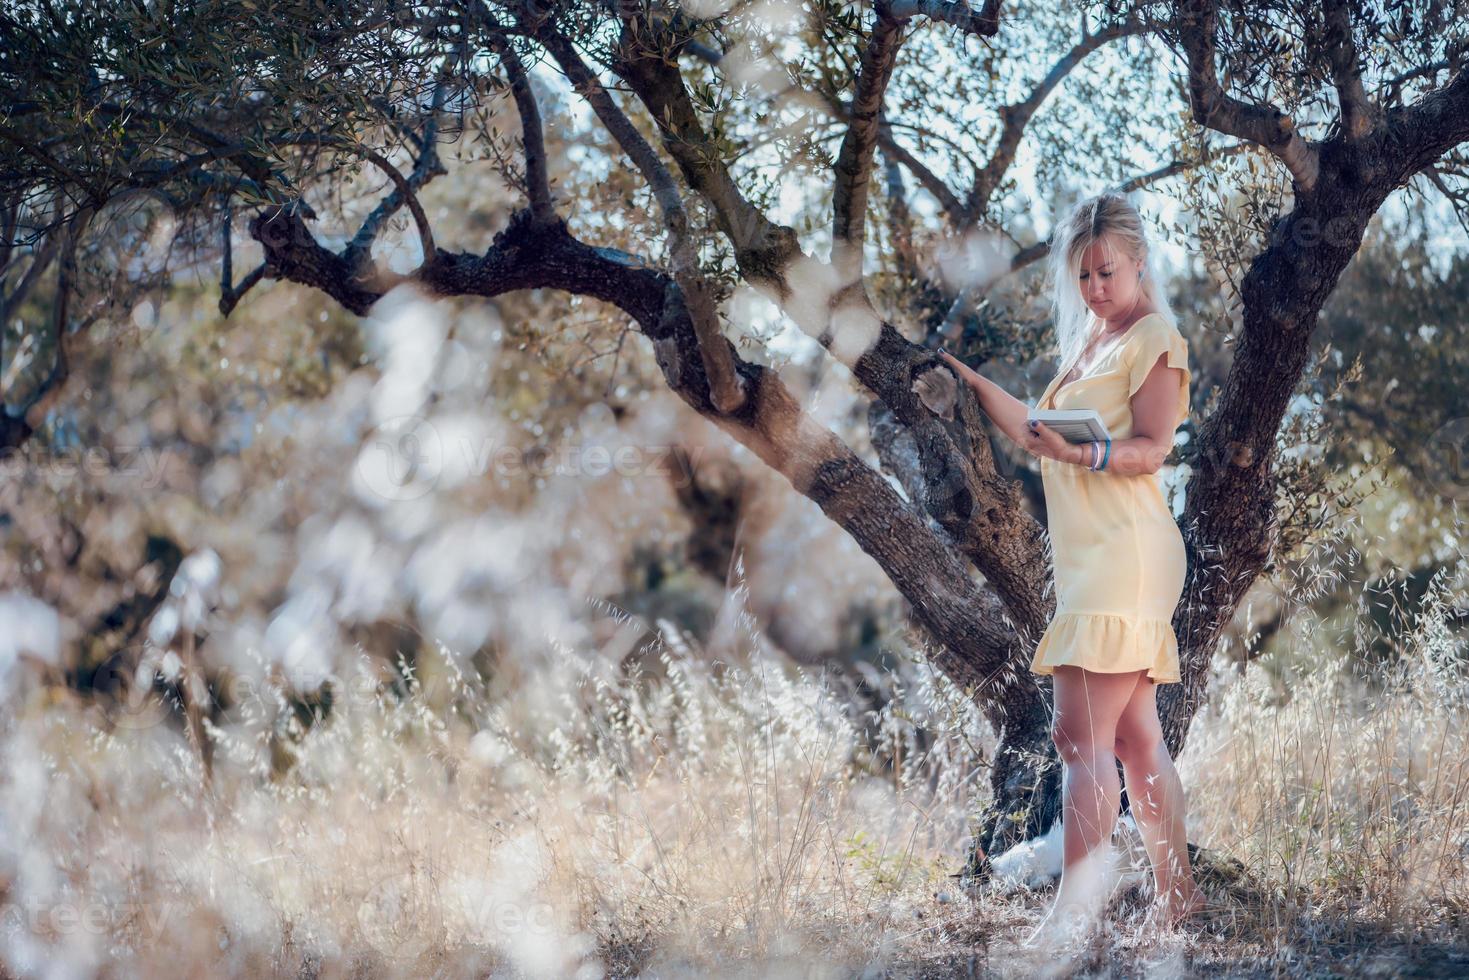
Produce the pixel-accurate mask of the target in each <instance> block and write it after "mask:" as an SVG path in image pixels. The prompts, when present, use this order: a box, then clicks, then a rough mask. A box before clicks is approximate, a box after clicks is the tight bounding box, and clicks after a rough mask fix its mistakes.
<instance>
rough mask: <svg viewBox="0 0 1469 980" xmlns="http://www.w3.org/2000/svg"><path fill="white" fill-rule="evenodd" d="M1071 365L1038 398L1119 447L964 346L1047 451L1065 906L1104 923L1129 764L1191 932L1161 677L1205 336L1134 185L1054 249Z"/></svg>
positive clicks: (1165, 907)
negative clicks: (1196, 368) (1200, 338)
mask: <svg viewBox="0 0 1469 980" xmlns="http://www.w3.org/2000/svg"><path fill="white" fill-rule="evenodd" d="M1050 266H1051V286H1052V303H1053V314H1054V317H1055V322H1056V333H1057V338H1058V346H1059V347H1060V353H1061V363H1062V364H1063V365H1064V367H1063V368H1062V370H1061V373H1060V374H1058V375H1056V377H1055V378H1053V379H1052V380H1051V383H1050V384H1048V385H1047V386H1046V389H1045V391H1044V392H1042V394H1041V397H1040V400H1039V401H1038V402H1037V404H1036V407H1037V408H1090V409H1095V410H1096V411H1097V412H1098V414H1100V415H1101V417H1102V421H1103V422H1104V423H1106V426H1107V430H1108V432H1109V434H1110V436H1111V440H1110V441H1109V442H1107V443H1087V444H1084V445H1076V444H1072V443H1068V442H1066V440H1065V439H1063V438H1062V437H1061V436H1060V435H1058V434H1057V433H1056V432H1055V431H1053V430H1051V429H1049V428H1048V427H1047V426H1045V425H1044V424H1041V423H1038V422H1031V423H1030V424H1029V425H1027V415H1028V409H1027V407H1026V406H1025V405H1024V404H1023V403H1021V402H1019V401H1017V400H1016V399H1014V398H1013V397H1011V396H1010V395H1009V394H1007V393H1006V392H1005V391H1004V390H1003V389H1001V388H1000V387H999V386H998V385H996V384H994V383H993V382H991V381H989V380H988V379H987V378H984V377H983V376H981V375H979V374H978V373H976V372H974V371H972V370H970V369H969V368H967V367H965V366H964V365H963V364H962V363H960V362H959V361H958V360H957V359H955V358H953V357H952V356H950V355H949V354H947V353H944V355H943V356H944V357H945V358H947V359H948V361H949V363H950V364H952V365H953V366H954V367H955V369H956V370H958V371H959V373H960V375H961V376H962V377H964V378H965V380H966V381H967V382H968V383H969V384H971V385H972V386H973V387H974V388H976V389H977V390H978V392H979V397H980V402H981V405H982V407H983V408H984V410H985V412H986V414H988V415H989V417H990V418H992V419H994V420H995V422H996V424H997V425H998V426H999V427H1000V428H1001V429H1002V430H1003V431H1004V432H1005V433H1006V435H1008V436H1010V438H1011V439H1013V440H1015V441H1016V442H1019V443H1020V444H1021V445H1022V446H1024V447H1025V448H1026V449H1027V450H1028V451H1029V452H1031V453H1032V454H1034V455H1036V456H1038V457H1040V469H1041V480H1042V483H1043V485H1044V488H1045V495H1046V509H1047V515H1048V523H1049V532H1050V538H1051V547H1052V554H1053V557H1054V566H1055V579H1056V596H1057V604H1056V614H1055V617H1054V618H1053V619H1052V620H1051V623H1050V625H1049V626H1048V627H1047V629H1046V631H1045V633H1044V635H1043V636H1042V637H1041V640H1040V643H1039V645H1038V646H1037V647H1036V651H1035V656H1034V658H1033V660H1032V662H1031V670H1032V671H1033V672H1034V673H1036V674H1051V675H1053V683H1054V694H1055V715H1054V717H1053V720H1052V726H1051V735H1052V738H1053V740H1054V741H1055V744H1056V748H1057V752H1058V754H1059V755H1060V758H1061V762H1062V766H1063V776H1062V787H1063V789H1062V817H1061V820H1062V827H1063V837H1064V841H1065V843H1064V855H1063V859H1062V863H1063V870H1062V875H1061V884H1060V886H1059V888H1058V889H1057V894H1056V900H1055V902H1054V904H1053V905H1052V907H1051V910H1050V912H1048V913H1047V915H1046V917H1045V919H1044V920H1043V921H1042V923H1041V926H1040V928H1038V929H1037V930H1036V933H1035V934H1033V935H1032V937H1031V938H1032V939H1034V938H1035V936H1036V935H1039V934H1040V933H1041V931H1042V930H1044V929H1046V928H1047V926H1048V925H1050V924H1051V922H1052V920H1053V919H1054V918H1059V915H1058V912H1059V913H1065V914H1066V916H1067V917H1068V918H1069V917H1070V916H1071V915H1072V914H1074V913H1076V912H1080V913H1081V914H1082V915H1083V917H1084V921H1089V920H1090V919H1091V917H1092V916H1093V915H1095V913H1096V911H1097V909H1096V908H1095V904H1096V903H1097V902H1098V901H1100V900H1102V899H1103V898H1104V897H1105V896H1103V895H1102V894H1101V889H1100V884H1101V874H1100V870H1099V865H1098V860H1099V859H1100V858H1101V857H1103V856H1104V855H1105V853H1106V848H1105V847H1103V845H1106V844H1108V843H1109V842H1110V840H1111V837H1112V831H1113V829H1114V825H1115V823H1116V817H1117V810H1118V807H1119V804H1120V800H1121V784H1120V783H1119V780H1118V778H1117V765H1116V761H1117V760H1118V759H1120V760H1121V761H1122V767H1123V770H1124V775H1125V778H1126V784H1127V789H1128V800H1129V803H1130V805H1131V811H1132V815H1133V818H1134V820H1135V821H1136V822H1137V825H1138V828H1139V829H1140V830H1141V832H1142V838H1143V842H1144V845H1145V846H1146V848H1147V851H1148V857H1149V859H1150V861H1151V863H1152V866H1153V881H1154V885H1155V896H1156V897H1155V901H1154V905H1153V909H1152V911H1151V913H1150V919H1151V920H1152V921H1153V922H1155V923H1158V922H1161V923H1165V924H1167V925H1170V926H1176V925H1178V924H1179V923H1180V922H1182V921H1183V919H1184V918H1185V917H1186V916H1187V915H1189V914H1191V913H1192V912H1194V911H1196V910H1197V909H1198V908H1200V907H1201V906H1202V904H1203V897H1202V894H1201V893H1200V892H1199V890H1198V888H1197V887H1196V885H1195V884H1194V881H1193V875H1192V871H1191V869H1190V867H1189V859H1188V849H1187V844H1186V838H1185V832H1184V804H1185V800H1184V794H1183V786H1182V784H1181V782H1180V780H1179V778H1178V773H1177V772H1176V771H1175V770H1174V767H1173V761H1172V759H1171V758H1169V755H1168V749H1167V747H1166V745H1165V744H1164V742H1163V730H1162V726H1161V725H1160V724H1159V721H1158V708H1157V702H1156V701H1155V700H1154V691H1155V685H1157V684H1170V683H1176V682H1177V681H1178V680H1179V663H1178V641H1177V638H1176V636H1175V635H1174V631H1173V625H1172V619H1173V611H1174V607H1175V606H1176V605H1177V603H1178V600H1179V597H1180V595H1181V594H1182V591H1183V580H1184V572H1185V562H1186V557H1185V551H1184V545H1183V537H1182V535H1181V534H1180V533H1179V530H1178V525H1177V524H1176V523H1175V522H1174V520H1173V516H1172V514H1170V513H1169V511H1168V506H1167V503H1166V502H1165V501H1164V499H1163V493H1162V488H1161V486H1160V485H1159V482H1158V478H1157V476H1156V473H1157V471H1158V469H1159V468H1160V467H1161V466H1162V464H1163V460H1164V459H1165V458H1166V457H1167V455H1168V453H1169V451H1170V449H1171V448H1172V445H1173V432H1174V430H1175V429H1176V428H1177V427H1178V425H1179V424H1180V423H1181V422H1182V421H1183V419H1184V418H1185V417H1186V416H1187V415H1188V408H1189V393H1188V378H1189V368H1188V346H1187V344H1186V342H1185V341H1184V339H1183V337H1182V335H1181V334H1180V333H1179V332H1178V329H1177V327H1176V326H1174V323H1173V316H1172V313H1171V311H1170V310H1169V308H1168V304H1167V300H1166V299H1165V298H1164V296H1163V292H1162V290H1161V289H1159V288H1158V285H1157V282H1156V280H1155V279H1154V276H1153V275H1152V273H1151V272H1150V270H1149V250H1148V244H1147V240H1146V237H1145V235H1144V233H1143V225H1142V220H1141V218H1140V217H1139V215H1138V213H1137V211H1136V209H1135V208H1133V206H1132V205H1131V204H1130V203H1129V202H1128V201H1127V200H1126V199H1125V198H1124V197H1122V196H1121V195H1118V194H1102V195H1100V196H1098V197H1096V198H1093V199H1091V200H1088V201H1084V202H1082V203H1081V204H1079V205H1078V206H1077V207H1076V208H1075V210H1074V211H1073V212H1072V213H1071V215H1070V216H1069V217H1068V219H1067V220H1066V221H1065V222H1063V223H1062V224H1061V225H1060V227H1058V229H1057V231H1056V234H1055V236H1054V238H1053V241H1052V246H1051V260H1050Z"/></svg>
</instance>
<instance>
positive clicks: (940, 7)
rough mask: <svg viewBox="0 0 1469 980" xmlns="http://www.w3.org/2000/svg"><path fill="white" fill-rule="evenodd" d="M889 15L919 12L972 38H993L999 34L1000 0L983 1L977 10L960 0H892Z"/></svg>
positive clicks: (913, 14) (905, 18)
mask: <svg viewBox="0 0 1469 980" xmlns="http://www.w3.org/2000/svg"><path fill="white" fill-rule="evenodd" d="M891 14H892V16H893V17H896V18H897V19H899V20H907V19H909V18H910V17H916V16H917V15H919V14H923V15H924V16H926V17H928V18H929V19H930V20H936V21H938V22H939V23H941V24H951V25H953V26H954V27H957V28H959V30H961V31H963V32H964V33H965V34H968V35H971V36H974V37H994V36H995V35H996V34H998V33H1000V0H985V4H984V7H983V9H981V10H980V11H979V12H978V13H975V12H974V11H973V10H971V9H970V7H969V4H967V3H965V2H964V0H952V2H951V0H893V3H892V8H891Z"/></svg>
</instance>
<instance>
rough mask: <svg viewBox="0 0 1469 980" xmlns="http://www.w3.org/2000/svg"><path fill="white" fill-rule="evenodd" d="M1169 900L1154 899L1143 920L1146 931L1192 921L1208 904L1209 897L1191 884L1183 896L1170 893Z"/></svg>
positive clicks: (1172, 926)
mask: <svg viewBox="0 0 1469 980" xmlns="http://www.w3.org/2000/svg"><path fill="white" fill-rule="evenodd" d="M1168 898H1169V901H1167V902H1162V901H1158V900H1154V902H1153V904H1152V905H1151V906H1150V907H1149V909H1148V915H1147V918H1146V919H1145V920H1144V921H1143V929H1144V931H1145V932H1152V931H1155V930H1158V929H1177V928H1179V927H1180V926H1183V925H1185V924H1187V923H1188V922H1190V921H1192V920H1193V918H1194V917H1195V916H1196V915H1198V913H1200V912H1202V911H1203V910H1204V909H1205V907H1207V905H1208V899H1207V898H1206V897H1205V896H1204V892H1203V890H1202V889H1200V888H1199V887H1198V886H1197V885H1191V886H1190V887H1189V891H1188V893H1187V894H1186V895H1184V896H1183V897H1181V898H1180V897H1178V896H1177V895H1169V896H1168Z"/></svg>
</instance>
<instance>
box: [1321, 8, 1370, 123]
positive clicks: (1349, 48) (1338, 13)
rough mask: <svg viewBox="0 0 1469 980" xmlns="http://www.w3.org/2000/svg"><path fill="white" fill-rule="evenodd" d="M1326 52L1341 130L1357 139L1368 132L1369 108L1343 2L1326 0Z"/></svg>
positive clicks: (1349, 16) (1348, 17) (1346, 9)
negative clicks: (1339, 108) (1339, 113)
mask: <svg viewBox="0 0 1469 980" xmlns="http://www.w3.org/2000/svg"><path fill="white" fill-rule="evenodd" d="M1324 13H1325V14H1326V52H1327V57H1328V58H1329V59H1330V61H1331V78H1332V82H1333V83H1334V84H1335V85H1336V94H1337V101H1338V103H1339V104H1340V106H1341V128H1342V132H1344V133H1346V135H1347V138H1348V139H1354V140H1355V139H1361V138H1362V137H1363V136H1366V135H1367V134H1368V133H1369V132H1371V131H1372V119H1373V115H1374V112H1373V106H1372V104H1371V102H1370V101H1369V100H1368V98H1367V90H1366V89H1364V88H1363V87H1362V69H1361V66H1360V65H1359V64H1358V63H1357V45H1356V43H1355V42H1354V41H1353V40H1352V13H1351V8H1350V7H1349V6H1348V5H1347V4H1346V2H1345V0H1327V2H1326V3H1325V5H1324Z"/></svg>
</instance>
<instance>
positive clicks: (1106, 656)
mask: <svg viewBox="0 0 1469 980" xmlns="http://www.w3.org/2000/svg"><path fill="white" fill-rule="evenodd" d="M1066 664H1072V665H1075V666H1077V667H1082V668H1085V669H1086V670H1095V671H1098V672H1100V673H1104V674H1116V673H1122V672H1124V671H1129V670H1142V669H1144V668H1146V669H1147V672H1148V677H1149V678H1150V679H1151V680H1152V681H1153V683H1155V684H1173V683H1177V682H1178V681H1179V679H1180V678H1179V668H1178V637H1177V635H1176V634H1175V633H1174V632H1173V623H1172V622H1171V621H1169V620H1166V619H1152V618H1147V617H1141V616H1124V615H1119V614H1117V613H1091V612H1063V613H1057V614H1056V615H1055V617H1054V618H1053V619H1052V620H1051V623H1050V625H1049V626H1047V627H1046V631H1045V633H1044V634H1043V635H1042V636H1041V640H1040V643H1039V644H1037V645H1036V648H1035V656H1034V658H1032V660H1031V664H1030V669H1031V671H1032V672H1033V673H1037V674H1054V673H1055V672H1056V670H1055V668H1056V667H1058V666H1062V665H1066Z"/></svg>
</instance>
